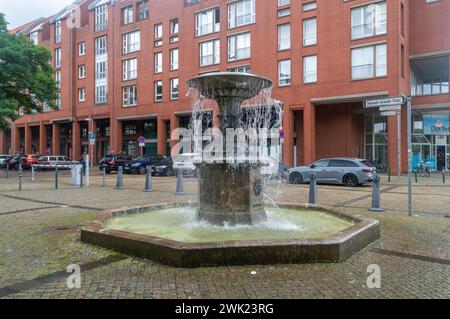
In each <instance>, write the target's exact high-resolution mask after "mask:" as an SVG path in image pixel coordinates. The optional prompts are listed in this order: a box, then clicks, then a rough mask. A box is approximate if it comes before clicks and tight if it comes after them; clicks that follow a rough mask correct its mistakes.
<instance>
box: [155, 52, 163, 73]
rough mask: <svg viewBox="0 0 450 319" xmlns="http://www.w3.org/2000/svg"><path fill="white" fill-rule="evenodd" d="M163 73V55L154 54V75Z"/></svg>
mask: <svg viewBox="0 0 450 319" xmlns="http://www.w3.org/2000/svg"><path fill="white" fill-rule="evenodd" d="M162 71H163V54H162V52H158V53H155V73H161V72H162Z"/></svg>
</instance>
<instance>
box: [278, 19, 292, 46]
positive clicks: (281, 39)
mask: <svg viewBox="0 0 450 319" xmlns="http://www.w3.org/2000/svg"><path fill="white" fill-rule="evenodd" d="M290 48H291V25H290V24H283V25H279V26H278V51H281V50H288V49H290Z"/></svg>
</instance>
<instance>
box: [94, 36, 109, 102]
mask: <svg viewBox="0 0 450 319" xmlns="http://www.w3.org/2000/svg"><path fill="white" fill-rule="evenodd" d="M107 97H108V39H107V37H106V36H103V37H100V38H96V39H95V104H103V103H106V102H107Z"/></svg>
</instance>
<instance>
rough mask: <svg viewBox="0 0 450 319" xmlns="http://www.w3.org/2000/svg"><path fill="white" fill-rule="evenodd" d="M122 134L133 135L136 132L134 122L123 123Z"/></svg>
mask: <svg viewBox="0 0 450 319" xmlns="http://www.w3.org/2000/svg"><path fill="white" fill-rule="evenodd" d="M122 130H123V135H125V136H135V135H136V134H137V127H136V124H135V123H125V124H124V125H123V129H122Z"/></svg>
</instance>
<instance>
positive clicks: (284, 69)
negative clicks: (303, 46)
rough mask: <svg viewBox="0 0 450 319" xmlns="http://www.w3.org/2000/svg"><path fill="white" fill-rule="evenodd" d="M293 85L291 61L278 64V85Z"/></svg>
mask: <svg viewBox="0 0 450 319" xmlns="http://www.w3.org/2000/svg"><path fill="white" fill-rule="evenodd" d="M290 84H291V60H284V61H279V62H278V85H279V86H287V85H290Z"/></svg>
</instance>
